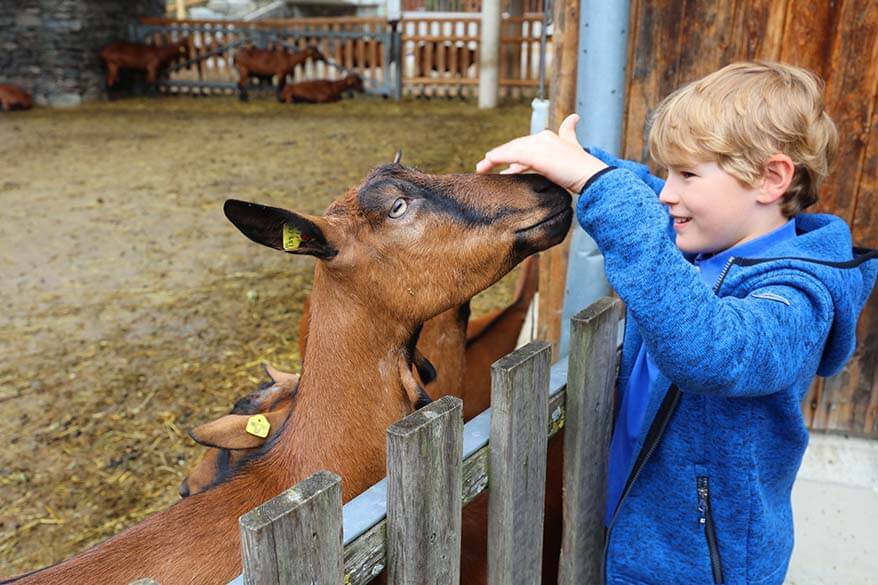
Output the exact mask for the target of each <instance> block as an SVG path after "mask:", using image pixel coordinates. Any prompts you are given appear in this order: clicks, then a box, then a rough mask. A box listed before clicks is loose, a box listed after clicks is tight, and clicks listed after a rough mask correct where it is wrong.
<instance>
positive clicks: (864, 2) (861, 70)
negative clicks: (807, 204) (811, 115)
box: [817, 0, 878, 223]
mask: <svg viewBox="0 0 878 585" xmlns="http://www.w3.org/2000/svg"><path fill="white" fill-rule="evenodd" d="M840 10H841V16H840V20H839V25H838V28H837V35H836V38H835V39H834V41H833V45H832V47H833V48H832V53H831V56H830V60H829V68H828V74H827V78H826V92H825V94H826V96H825V102H826V111H827V112H829V115H830V116H832V119H833V120H834V121H835V123H836V125H837V126H838V128H839V134H840V137H841V140H840V141H839V149H838V155H837V156H836V160H835V162H834V163H833V168H832V173H831V174H830V176H829V178H828V179H827V181H826V183H825V186H824V188H823V189H822V193H821V195H820V202H819V203H818V204H817V209H818V210H820V211H828V212H830V213H834V214H836V215H839V216H841V217H842V218H844V219H845V220H847V221H848V222H849V223H850V222H852V220H853V208H854V203H855V202H854V194H855V193H856V185H857V183H858V181H859V180H860V178H861V176H862V172H863V167H862V163H863V158H864V155H865V150H866V140H867V139H868V124H869V118H870V115H871V109H872V107H873V106H874V101H875V94H874V92H873V91H870V88H874V87H875V82H876V77H878V67H874V66H872V67H868V66H865V61H867V60H868V59H866V60H864V56H866V55H869V56H871V57H873V58H874V55H875V47H876V43H878V4H876V3H875V2H874V1H872V0H851V1H849V2H844V3H843V4H842V5H841V7H840ZM854 88H857V89H854Z"/></svg>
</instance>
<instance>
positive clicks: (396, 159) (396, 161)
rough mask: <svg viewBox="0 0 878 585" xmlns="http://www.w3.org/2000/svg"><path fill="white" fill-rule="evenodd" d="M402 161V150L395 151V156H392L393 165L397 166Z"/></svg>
mask: <svg viewBox="0 0 878 585" xmlns="http://www.w3.org/2000/svg"><path fill="white" fill-rule="evenodd" d="M401 160H402V149H401V148H400V149H399V150H397V151H396V154H395V155H394V156H393V164H395V165H398V164H400V161H401Z"/></svg>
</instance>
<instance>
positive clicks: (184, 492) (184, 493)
mask: <svg viewBox="0 0 878 585" xmlns="http://www.w3.org/2000/svg"><path fill="white" fill-rule="evenodd" d="M177 491H178V492H179V493H180V497H181V498H187V497H189V486H188V485H187V484H186V481H185V480H184V481H183V483H181V484H180V489H178V490H177Z"/></svg>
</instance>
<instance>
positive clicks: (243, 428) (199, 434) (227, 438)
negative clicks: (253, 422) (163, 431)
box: [189, 408, 290, 449]
mask: <svg viewBox="0 0 878 585" xmlns="http://www.w3.org/2000/svg"><path fill="white" fill-rule="evenodd" d="M289 414H290V413H289V409H286V408H279V409H277V410H273V411H271V412H266V413H265V414H264V415H262V416H264V417H265V418H266V419H268V424H269V426H268V432H267V433H266V435H265V437H258V436H256V435H254V434H251V433H250V432H249V431H248V430H247V422H248V421H249V420H250V419H251V418H253V417H252V416H247V415H244V414H227V415H225V416H221V417H219V418H218V419H216V420H212V421H210V422H207V423H204V424H203V425H199V426H197V427H195V428H194V429H190V430H189V436H190V437H192V440H194V441H195V442H196V443H198V444H199V445H204V446H205V447H215V448H218V449H255V448H256V447H261V446H262V444H263V443H265V441H266V439H268V437H271V436H272V435H274V434H275V433H277V432H278V431H279V430H280V428H281V426H283V423H284V421H285V420H286V418H287V416H289Z"/></svg>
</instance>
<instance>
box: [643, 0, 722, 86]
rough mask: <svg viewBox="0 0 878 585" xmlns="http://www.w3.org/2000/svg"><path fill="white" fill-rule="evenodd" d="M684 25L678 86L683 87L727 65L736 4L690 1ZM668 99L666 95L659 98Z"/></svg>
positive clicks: (705, 0) (682, 28) (711, 0)
mask: <svg viewBox="0 0 878 585" xmlns="http://www.w3.org/2000/svg"><path fill="white" fill-rule="evenodd" d="M684 10H685V15H686V17H685V18H684V19H683V22H682V24H681V31H680V35H681V37H680V38H681V39H682V42H681V45H682V50H681V52H680V59H679V64H678V66H677V71H676V77H675V79H676V81H675V83H674V85H675V86H677V87H679V86H681V85H683V84H685V83H689V82H690V81H693V80H695V79H698V78H700V77H704V76H705V75H707V74H708V73H710V72H712V71H715V70H717V69H719V68H720V67H722V66H723V65H725V53H726V51H727V50H728V47H729V45H730V44H731V37H732V24H733V22H734V17H735V3H734V2H715V1H714V0H688V1H687V2H686V4H685V8H684ZM659 97H664V96H659Z"/></svg>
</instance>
